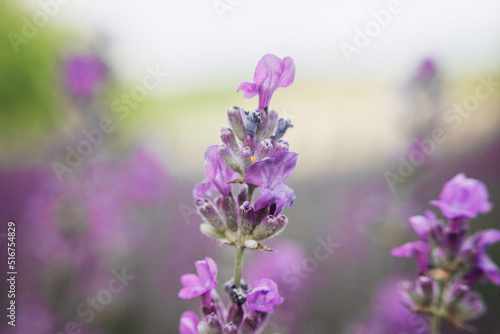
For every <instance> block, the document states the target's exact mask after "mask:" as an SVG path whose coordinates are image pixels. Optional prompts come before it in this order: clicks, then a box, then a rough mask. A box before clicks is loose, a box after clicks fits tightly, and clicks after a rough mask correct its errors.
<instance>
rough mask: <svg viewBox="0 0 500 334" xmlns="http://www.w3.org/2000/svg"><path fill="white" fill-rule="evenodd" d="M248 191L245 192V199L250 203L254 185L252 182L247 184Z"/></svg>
mask: <svg viewBox="0 0 500 334" xmlns="http://www.w3.org/2000/svg"><path fill="white" fill-rule="evenodd" d="M247 185H248V193H247V201H248V202H249V203H252V197H253V192H254V191H255V188H256V187H255V186H254V185H253V184H248V183H247Z"/></svg>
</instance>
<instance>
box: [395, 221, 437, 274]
mask: <svg viewBox="0 0 500 334" xmlns="http://www.w3.org/2000/svg"><path fill="white" fill-rule="evenodd" d="M410 223H411V225H412V227H413V229H414V230H415V232H416V233H417V234H418V236H419V237H420V238H421V239H422V240H419V241H412V242H408V243H406V244H404V245H402V246H399V247H397V248H394V249H393V250H392V251H391V255H392V256H395V257H407V258H412V257H415V258H416V260H417V266H418V270H419V273H425V272H426V271H427V270H428V269H429V254H430V250H431V247H430V243H429V242H430V241H429V240H430V239H429V238H430V237H431V236H432V235H435V231H437V226H438V225H437V224H438V223H437V221H436V216H435V215H434V213H432V212H431V211H426V213H425V216H413V217H411V218H410Z"/></svg>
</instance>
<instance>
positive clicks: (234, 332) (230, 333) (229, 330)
mask: <svg viewBox="0 0 500 334" xmlns="http://www.w3.org/2000/svg"><path fill="white" fill-rule="evenodd" d="M222 334H238V327H237V326H235V325H234V324H233V323H232V322H230V323H228V324H226V325H225V326H224V328H223V329H222Z"/></svg>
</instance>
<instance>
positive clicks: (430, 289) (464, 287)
mask: <svg viewBox="0 0 500 334" xmlns="http://www.w3.org/2000/svg"><path fill="white" fill-rule="evenodd" d="M430 203H431V204H433V205H435V206H437V207H439V208H440V209H441V212H442V214H443V215H444V216H445V217H446V218H447V219H448V221H447V222H446V223H445V222H444V221H442V220H440V219H437V217H436V215H435V214H434V213H433V212H431V211H427V212H426V214H425V216H414V217H411V218H410V223H411V225H412V227H413V229H414V230H415V232H416V233H417V234H418V236H419V237H420V240H419V241H413V242H409V243H406V244H404V245H402V246H400V247H398V248H395V249H393V250H392V253H391V254H392V255H393V256H396V257H415V258H416V261H417V267H418V277H417V279H416V282H415V283H412V282H409V281H407V282H403V283H402V285H401V287H402V298H403V301H404V303H405V304H406V305H407V307H408V308H410V309H411V310H412V311H414V312H416V313H419V314H424V315H433V316H437V317H440V318H444V319H446V320H447V321H448V322H449V323H451V324H453V325H455V326H457V327H461V328H467V325H466V324H464V323H463V321H465V320H469V319H474V318H477V317H479V316H480V315H482V314H483V313H484V312H485V309H486V307H485V305H484V303H483V301H482V299H481V297H480V296H479V295H478V294H477V293H475V292H474V291H473V288H474V285H475V284H476V283H484V282H485V281H486V280H489V281H491V282H492V283H494V284H496V285H500V272H499V269H498V267H497V266H496V265H495V264H494V263H493V262H492V260H491V259H490V258H489V256H488V255H487V253H486V249H487V247H488V246H490V245H491V244H493V243H496V242H498V241H500V231H499V230H495V229H489V230H485V231H481V232H477V233H475V234H473V235H471V236H469V235H468V234H469V233H468V230H469V218H475V217H476V216H477V214H478V213H487V212H489V211H490V210H491V208H492V204H491V203H490V202H489V201H488V191H487V189H486V187H485V185H484V184H483V183H482V182H480V181H478V180H475V179H470V178H467V177H466V176H465V175H464V174H458V175H456V176H455V177H454V178H453V179H452V180H450V181H449V182H447V183H446V184H445V186H444V187H443V190H442V191H441V194H440V196H439V200H435V201H431V202H430Z"/></svg>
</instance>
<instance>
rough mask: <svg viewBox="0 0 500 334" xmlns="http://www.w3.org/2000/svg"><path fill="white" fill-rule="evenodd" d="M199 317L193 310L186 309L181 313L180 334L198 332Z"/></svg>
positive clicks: (196, 333) (195, 333)
mask: <svg viewBox="0 0 500 334" xmlns="http://www.w3.org/2000/svg"><path fill="white" fill-rule="evenodd" d="M197 328H198V317H197V316H196V313H194V312H193V311H186V312H184V313H182V315H181V321H180V324H179V333H180V334H198V329H197Z"/></svg>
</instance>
